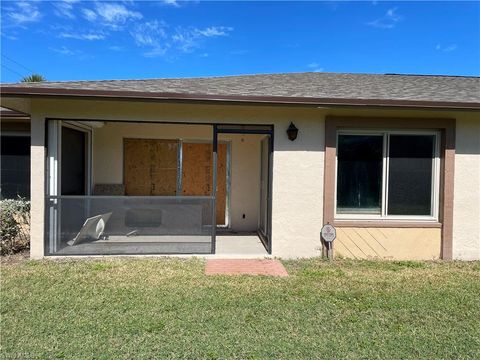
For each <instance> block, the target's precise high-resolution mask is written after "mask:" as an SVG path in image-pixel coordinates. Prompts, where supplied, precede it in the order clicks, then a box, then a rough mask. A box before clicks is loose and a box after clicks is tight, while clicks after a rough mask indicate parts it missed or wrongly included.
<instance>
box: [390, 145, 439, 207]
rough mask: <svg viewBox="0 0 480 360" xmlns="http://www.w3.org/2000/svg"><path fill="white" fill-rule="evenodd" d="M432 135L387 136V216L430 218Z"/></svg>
mask: <svg viewBox="0 0 480 360" xmlns="http://www.w3.org/2000/svg"><path fill="white" fill-rule="evenodd" d="M434 147H435V136H433V135H390V142H389V174H388V214H389V215H431V214H432V209H431V203H432V171H433V163H432V159H433V156H434V153H435V152H434V150H435V149H434Z"/></svg>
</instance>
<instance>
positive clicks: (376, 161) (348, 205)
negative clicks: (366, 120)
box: [336, 131, 439, 220]
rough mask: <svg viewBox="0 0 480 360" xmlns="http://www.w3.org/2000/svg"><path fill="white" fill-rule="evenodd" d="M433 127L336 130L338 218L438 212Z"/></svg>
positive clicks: (418, 215)
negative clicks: (400, 130) (431, 128)
mask: <svg viewBox="0 0 480 360" xmlns="http://www.w3.org/2000/svg"><path fill="white" fill-rule="evenodd" d="M438 147H439V135H438V133H437V132H399V131H382V132H362V131H340V132H339V133H338V136H337V173H336V181H337V184H336V217H337V218H340V219H341V218H347V219H348V218H351V219H352V218H355V219H356V218H358V219H363V218H365V219H369V218H405V219H415V218H419V219H431V220H436V219H437V217H438V179H439V155H438V152H439V149H438Z"/></svg>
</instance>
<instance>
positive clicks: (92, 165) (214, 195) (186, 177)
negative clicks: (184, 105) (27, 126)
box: [45, 120, 270, 255]
mask: <svg viewBox="0 0 480 360" xmlns="http://www.w3.org/2000/svg"><path fill="white" fill-rule="evenodd" d="M246 136H248V140H245V139H246ZM268 136H269V135H265V134H256V135H254V134H249V135H241V134H223V133H219V132H217V127H216V126H214V125H204V124H185V123H168V124H167V123H145V122H143V123H134V122H124V121H65V120H49V121H48V162H47V168H48V175H47V181H48V195H47V199H46V200H47V201H46V234H45V235H46V236H45V239H46V242H45V247H46V249H45V253H46V254H47V255H108V254H112V255H113V254H211V253H216V252H217V253H218V252H224V251H225V252H226V253H229V252H237V251H238V252H240V254H241V251H242V249H243V250H245V251H246V252H247V253H248V254H251V252H252V251H253V250H252V249H256V248H258V244H259V243H260V240H259V239H260V238H259V237H258V236H261V238H262V240H263V242H261V243H260V244H261V245H262V247H263V246H264V245H265V246H268V244H267V242H266V241H265V239H266V238H267V236H268V235H267V234H268V233H269V231H268V229H267V228H268V226H266V224H267V220H266V219H267V217H268V215H266V214H267V213H268V210H267V207H268V204H267V202H268V189H269V185H268V182H269V178H270V177H269V176H268V173H269V170H268V167H269V165H268V158H265V159H262V154H263V153H262V151H265V149H263V150H262V146H265V145H262V144H263V143H262V141H265V139H266V138H267V137H268ZM245 141H247V142H245ZM266 146H267V147H268V146H269V145H268V143H267V145H266ZM267 150H268V149H267ZM263 156H264V157H265V155H263ZM267 156H268V155H267ZM265 164H267V165H265ZM262 165H265V166H267V172H265V171H263V172H262V170H261V167H262ZM214 189H215V191H214ZM262 189H263V190H262ZM262 196H263V198H264V200H263V201H262V199H263V198H262ZM262 219H263V220H262ZM217 235H218V236H217ZM233 235H235V236H233ZM239 235H245V236H239ZM252 236H253V237H252ZM233 238H236V239H238V240H237V243H235V244H233V242H231V241H225V240H227V239H230V240H232V239H233ZM252 239H255V241H254V242H252ZM244 240H245V241H244ZM242 241H244V246H243V247H242V246H241V245H242V244H241V242H242ZM217 242H218V244H219V245H218V247H217ZM255 242H256V244H255ZM231 244H233V246H232V245H231ZM252 244H253V245H254V246H253V247H250V245H252ZM256 245H257V247H256ZM262 247H261V248H260V249H261V250H262V251H264V252H265V251H266V250H265V249H264V248H263V249H262ZM267 249H268V247H267Z"/></svg>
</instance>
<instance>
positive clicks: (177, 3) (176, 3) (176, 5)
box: [162, 0, 180, 7]
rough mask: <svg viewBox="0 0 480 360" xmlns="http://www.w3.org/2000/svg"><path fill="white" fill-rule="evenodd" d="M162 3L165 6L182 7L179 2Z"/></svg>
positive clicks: (167, 1) (171, 0) (167, 0)
mask: <svg viewBox="0 0 480 360" xmlns="http://www.w3.org/2000/svg"><path fill="white" fill-rule="evenodd" d="M162 3H164V4H165V5H170V6H174V7H180V4H179V2H178V1H177V0H162Z"/></svg>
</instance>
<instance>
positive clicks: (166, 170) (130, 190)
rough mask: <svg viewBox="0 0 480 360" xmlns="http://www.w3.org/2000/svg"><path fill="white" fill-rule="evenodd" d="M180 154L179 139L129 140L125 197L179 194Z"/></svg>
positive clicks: (125, 163) (125, 158)
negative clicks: (178, 170)
mask: <svg viewBox="0 0 480 360" xmlns="http://www.w3.org/2000/svg"><path fill="white" fill-rule="evenodd" d="M177 152H178V142H177V141H176V140H157V139H155V140H151V139H125V141H124V182H125V194H126V195H135V196H148V195H175V194H176V190H177V157H178V156H177Z"/></svg>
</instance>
